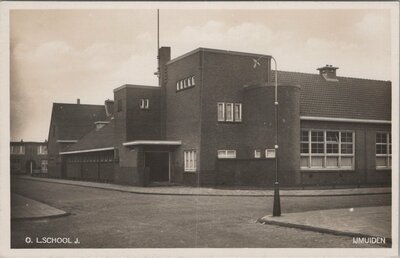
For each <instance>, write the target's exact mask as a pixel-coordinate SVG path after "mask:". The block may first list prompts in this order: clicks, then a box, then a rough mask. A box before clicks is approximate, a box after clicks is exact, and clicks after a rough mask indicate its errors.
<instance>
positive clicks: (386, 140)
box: [375, 132, 392, 168]
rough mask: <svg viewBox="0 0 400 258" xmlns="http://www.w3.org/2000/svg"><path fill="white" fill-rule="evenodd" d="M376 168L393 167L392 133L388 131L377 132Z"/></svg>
mask: <svg viewBox="0 0 400 258" xmlns="http://www.w3.org/2000/svg"><path fill="white" fill-rule="evenodd" d="M375 146H376V147H375V153H376V160H375V163H376V168H391V167H392V135H391V133H388V132H377V133H376V136H375Z"/></svg>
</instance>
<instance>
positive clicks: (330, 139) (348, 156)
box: [300, 130, 354, 170]
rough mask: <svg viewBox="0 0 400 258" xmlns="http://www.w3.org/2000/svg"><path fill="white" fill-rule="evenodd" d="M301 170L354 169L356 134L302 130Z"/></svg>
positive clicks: (350, 132)
mask: <svg viewBox="0 0 400 258" xmlns="http://www.w3.org/2000/svg"><path fill="white" fill-rule="evenodd" d="M300 156H301V157H300V167H301V169H322V170H324V169H325V170H328V169H353V168H354V132H352V131H333V130H302V131H301V134H300Z"/></svg>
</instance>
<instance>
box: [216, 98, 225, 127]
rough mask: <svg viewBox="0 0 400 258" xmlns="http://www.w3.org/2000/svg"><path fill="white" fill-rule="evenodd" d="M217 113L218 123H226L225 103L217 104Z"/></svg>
mask: <svg viewBox="0 0 400 258" xmlns="http://www.w3.org/2000/svg"><path fill="white" fill-rule="evenodd" d="M221 107H222V116H220V111H221ZM217 112H218V114H217V116H218V121H219V122H223V121H225V103H223V102H218V103H217Z"/></svg>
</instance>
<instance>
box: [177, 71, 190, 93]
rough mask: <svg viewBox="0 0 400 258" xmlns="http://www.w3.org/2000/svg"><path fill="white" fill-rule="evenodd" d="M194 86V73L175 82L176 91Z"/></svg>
mask: <svg viewBox="0 0 400 258" xmlns="http://www.w3.org/2000/svg"><path fill="white" fill-rule="evenodd" d="M194 86H195V81H194V75H193V76H190V77H186V78H184V79H181V80H179V81H177V82H176V91H181V90H185V89H188V88H192V87H194Z"/></svg>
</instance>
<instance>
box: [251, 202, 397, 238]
mask: <svg viewBox="0 0 400 258" xmlns="http://www.w3.org/2000/svg"><path fill="white" fill-rule="evenodd" d="M390 214H391V206H375V207H357V208H343V209H329V210H314V211H306V212H295V213H286V214H284V215H282V216H272V215H266V216H264V217H262V218H259V219H258V220H257V221H258V222H259V223H261V224H271V225H277V226H283V227H290V228H298V229H303V230H309V231H315V232H319V233H326V234H333V235H340V236H348V237H353V244H378V245H386V244H391V241H392V238H391V215H390Z"/></svg>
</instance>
